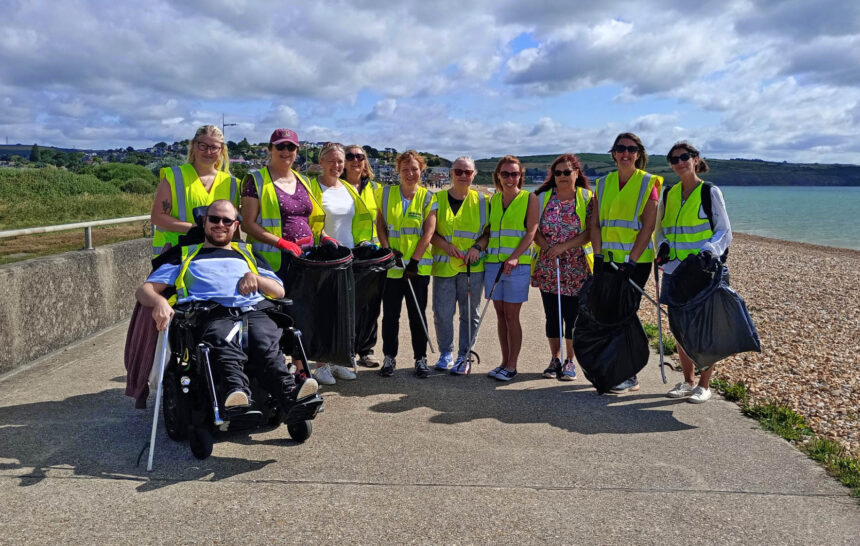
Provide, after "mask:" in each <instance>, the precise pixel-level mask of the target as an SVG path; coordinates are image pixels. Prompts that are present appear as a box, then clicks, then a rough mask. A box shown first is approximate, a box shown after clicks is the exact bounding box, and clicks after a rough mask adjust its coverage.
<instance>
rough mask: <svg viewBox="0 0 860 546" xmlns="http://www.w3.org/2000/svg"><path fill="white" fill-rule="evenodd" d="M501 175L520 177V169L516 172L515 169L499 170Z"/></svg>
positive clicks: (503, 176)
mask: <svg viewBox="0 0 860 546" xmlns="http://www.w3.org/2000/svg"><path fill="white" fill-rule="evenodd" d="M499 176H501V177H502V178H519V177H520V172H519V171H516V172H515V171H499Z"/></svg>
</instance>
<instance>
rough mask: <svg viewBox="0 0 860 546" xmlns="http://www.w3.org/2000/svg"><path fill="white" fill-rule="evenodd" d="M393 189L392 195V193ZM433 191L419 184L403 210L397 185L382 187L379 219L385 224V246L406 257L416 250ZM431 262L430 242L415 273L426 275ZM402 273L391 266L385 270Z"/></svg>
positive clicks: (392, 274) (393, 274)
mask: <svg viewBox="0 0 860 546" xmlns="http://www.w3.org/2000/svg"><path fill="white" fill-rule="evenodd" d="M392 193H393V194H394V195H392ZM432 201H433V194H432V193H430V192H428V191H427V189H426V188H422V187H421V186H419V187H418V188H416V190H415V195H413V196H412V200H411V201H409V207H407V209H406V210H405V211H404V210H403V204H402V203H403V201H402V200H401V196H400V186H399V185H396V186H386V187H384V188H382V199H381V203H380V204H381V206H382V208H381V212H382V219H383V220H384V221H385V225H386V227H387V228H388V246H390V247H391V248H392V249H394V250H399V251H400V252H402V253H403V260H404V261H406V260H409V259H410V258H411V257H412V255H413V254H414V253H415V249H416V247H417V246H418V241H419V240H420V239H421V237H422V236H423V235H424V220H425V219H426V218H427V215H428V214H429V213H430V210H431V207H430V205H431V203H432ZM432 265H433V256H432V254H431V253H430V245H427V249H426V250H425V251H424V254H423V255H422V256H421V257H420V258H419V260H418V273H419V274H420V275H429V274H430V269H431V266H432ZM401 277H403V270H402V269H400V268H397V267H393V268H391V269H389V270H388V278H390V279H399V278H401Z"/></svg>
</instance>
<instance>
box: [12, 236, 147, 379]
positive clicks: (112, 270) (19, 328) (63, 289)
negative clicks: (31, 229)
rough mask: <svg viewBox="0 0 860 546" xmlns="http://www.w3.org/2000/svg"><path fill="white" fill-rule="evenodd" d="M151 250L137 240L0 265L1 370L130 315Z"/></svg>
mask: <svg viewBox="0 0 860 546" xmlns="http://www.w3.org/2000/svg"><path fill="white" fill-rule="evenodd" d="M151 248H152V247H151V243H150V241H149V240H148V239H136V240H134V241H126V242H122V243H116V244H113V245H106V246H103V247H99V248H96V249H94V250H79V251H75V252H66V253H63V254H59V255H56V256H48V257H45V258H37V259H34V260H27V261H24V262H18V263H14V264H9V265H4V266H0V335H2V341H3V348H2V351H0V373H5V372H8V371H10V370H12V369H14V368H15V367H17V366H20V365H22V364H26V363H28V362H31V361H33V360H35V359H37V358H39V357H41V356H44V355H46V354H48V353H50V352H51V351H55V350H57V349H60V348H62V347H65V346H67V345H69V344H71V343H74V342H75V341H78V340H80V339H83V338H85V337H88V336H90V335H92V334H93V333H95V332H97V331H99V330H101V329H104V328H107V327H108V326H111V325H113V324H116V323H117V322H118V321H120V320H122V319H126V318H128V316H129V315H130V314H131V310H132V308H133V307H134V291H135V289H136V288H137V287H138V286H139V285H140V283H141V282H143V279H145V278H146V275H147V274H148V273H149V270H150V262H149V260H150V253H151V250H150V249H151Z"/></svg>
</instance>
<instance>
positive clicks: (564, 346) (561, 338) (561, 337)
mask: <svg viewBox="0 0 860 546" xmlns="http://www.w3.org/2000/svg"><path fill="white" fill-rule="evenodd" d="M555 286H556V290H557V291H558V342H559V345H560V346H561V356H562V357H564V360H562V362H564V361H566V360H567V357H568V356H569V355H568V354H567V342H566V341H565V339H564V334H562V320H561V265H560V264H559V261H558V256H556V257H555Z"/></svg>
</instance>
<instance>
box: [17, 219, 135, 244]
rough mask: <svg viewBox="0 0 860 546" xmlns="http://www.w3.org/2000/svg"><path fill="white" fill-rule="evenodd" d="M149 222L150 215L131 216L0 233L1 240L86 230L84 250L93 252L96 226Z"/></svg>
mask: <svg viewBox="0 0 860 546" xmlns="http://www.w3.org/2000/svg"><path fill="white" fill-rule="evenodd" d="M143 220H149V215H148V214H147V215H146V216H129V217H127V218H113V219H111V220H92V221H91V222H76V223H74V224H60V225H57V226H41V227H31V228H23V229H10V230H8V231H0V239H3V238H6V237H18V236H20V235H35V234H37V233H51V232H54V231H69V230H72V229H81V228H83V229H84V248H85V249H88V250H91V249H92V248H93V231H92V228H93V227H94V226H110V225H113V224H127V223H130V222H140V221H143Z"/></svg>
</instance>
